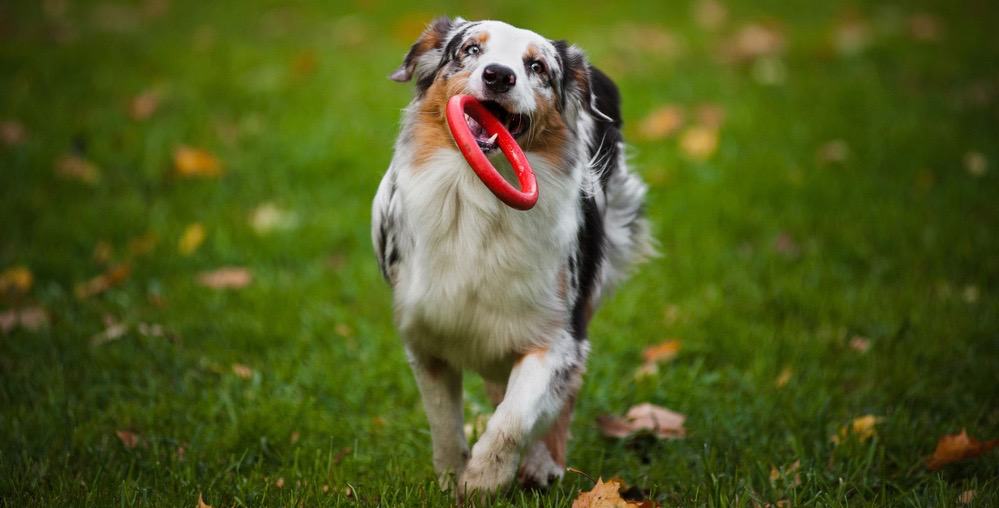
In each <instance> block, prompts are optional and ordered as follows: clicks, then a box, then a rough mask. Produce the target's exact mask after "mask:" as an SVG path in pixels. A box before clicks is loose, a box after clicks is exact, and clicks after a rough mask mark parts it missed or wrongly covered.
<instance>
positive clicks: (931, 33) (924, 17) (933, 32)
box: [909, 12, 943, 42]
mask: <svg viewBox="0 0 999 508" xmlns="http://www.w3.org/2000/svg"><path fill="white" fill-rule="evenodd" d="M942 34H943V28H942V27H941V26H940V19H939V18H937V17H936V16H934V15H932V14H929V13H925V12H921V13H918V14H913V15H912V16H910V17H909V35H910V36H911V37H912V38H913V39H915V40H917V41H922V42H936V41H939V40H940V37H941V35H942Z"/></svg>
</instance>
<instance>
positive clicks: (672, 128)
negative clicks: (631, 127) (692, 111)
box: [638, 105, 683, 141]
mask: <svg viewBox="0 0 999 508" xmlns="http://www.w3.org/2000/svg"><path fill="white" fill-rule="evenodd" d="M681 126H683V110H682V109H680V107H679V106H675V105H665V106H660V107H658V108H656V109H654V110H652V112H651V113H649V114H648V116H646V117H645V118H644V119H642V121H641V122H640V123H639V124H638V137H639V138H641V139H644V140H647V141H655V140H659V139H664V138H667V137H669V136H672V135H673V134H674V133H676V131H677V130H678V129H679V128H680V127H681Z"/></svg>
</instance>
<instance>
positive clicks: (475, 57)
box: [391, 18, 593, 158]
mask: <svg viewBox="0 0 999 508" xmlns="http://www.w3.org/2000/svg"><path fill="white" fill-rule="evenodd" d="M391 79H393V80H395V81H400V82H405V81H410V80H413V81H415V83H416V89H417V103H418V107H419V111H420V113H421V122H423V123H425V124H428V125H424V126H422V127H421V128H427V129H433V128H434V125H432V124H434V123H437V124H438V125H437V126H438V127H441V128H443V127H444V124H443V122H444V108H445V105H446V104H447V101H448V99H450V98H451V97H452V96H454V95H457V94H468V95H472V96H474V97H475V98H477V99H479V100H480V101H481V102H483V103H484V105H485V106H486V107H487V108H488V109H489V110H490V111H491V112H492V113H493V114H494V115H495V116H496V117H497V118H499V119H500V120H501V121H502V122H503V123H504V124H505V125H506V127H507V130H509V131H510V133H511V134H512V135H513V136H514V137H515V138H517V140H518V143H519V144H520V145H521V147H522V148H524V149H525V150H526V151H536V152H542V153H544V152H550V155H552V156H555V157H558V158H561V157H563V156H564V155H565V154H564V153H563V152H564V150H565V149H566V146H565V145H566V142H567V141H568V140H569V139H571V132H572V131H574V129H575V119H576V115H578V113H579V111H581V110H586V111H591V112H592V111H593V110H592V96H591V92H590V85H589V83H590V71H589V66H588V65H587V63H586V60H585V57H584V56H583V53H582V52H581V51H580V50H579V49H578V48H576V47H575V46H572V45H570V44H568V43H566V42H565V41H552V40H548V39H546V38H545V37H542V36H540V35H538V34H536V33H534V32H531V31H529V30H523V29H520V28H516V27H513V26H510V25H508V24H506V23H503V22H500V21H475V22H472V21H466V20H463V19H461V18H456V19H453V20H452V19H449V18H438V19H436V20H434V21H433V22H432V23H431V24H430V25H429V26H428V27H427V28H426V30H424V32H423V33H422V34H421V35H420V37H419V38H418V39H417V40H416V42H415V43H414V44H413V46H412V47H411V48H410V50H409V53H408V54H407V55H406V57H405V59H404V60H403V63H402V65H401V66H400V67H399V69H398V70H396V71H395V72H394V73H393V74H392V75H391ZM469 127H470V128H471V129H472V132H473V133H474V134H476V137H477V139H478V141H479V146H480V147H481V148H482V149H483V151H485V152H487V153H489V152H491V151H493V150H495V149H496V143H495V141H493V142H490V141H489V135H488V134H486V132H485V130H483V129H482V128H481V127H480V126H479V125H478V124H477V123H476V122H475V121H474V120H471V119H469ZM435 138H439V137H436V136H435ZM424 141H426V139H424Z"/></svg>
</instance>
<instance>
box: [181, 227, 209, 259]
mask: <svg viewBox="0 0 999 508" xmlns="http://www.w3.org/2000/svg"><path fill="white" fill-rule="evenodd" d="M204 241H205V226H202V225H201V223H200V222H195V223H194V224H191V225H190V226H187V227H186V228H184V232H183V233H182V234H181V235H180V240H179V241H178V242H177V252H180V253H181V254H183V255H184V256H190V255H191V254H193V253H194V251H196V250H198V247H201V244H202V243H203V242H204Z"/></svg>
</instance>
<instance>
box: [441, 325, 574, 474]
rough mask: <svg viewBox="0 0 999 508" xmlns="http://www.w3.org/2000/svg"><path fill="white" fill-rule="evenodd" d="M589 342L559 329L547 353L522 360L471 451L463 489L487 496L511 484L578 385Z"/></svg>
mask: <svg viewBox="0 0 999 508" xmlns="http://www.w3.org/2000/svg"><path fill="white" fill-rule="evenodd" d="M586 353H587V345H586V343H585V341H577V340H575V339H573V337H572V335H571V334H569V333H568V332H567V331H560V332H559V333H558V336H557V337H555V338H554V339H553V340H552V341H551V342H550V343H549V346H548V348H547V349H537V350H534V351H531V352H529V353H527V354H524V355H523V356H521V357H520V358H519V359H518V360H517V362H516V364H515V365H514V367H513V369H512V370H511V372H510V378H509V380H508V382H507V388H506V393H505V394H504V396H503V401H502V402H501V403H500V404H499V406H498V407H497V408H496V412H495V413H493V416H492V417H491V418H490V419H489V424H488V425H487V427H486V431H485V432H484V433H483V434H482V437H480V438H479V441H478V442H477V443H475V446H474V447H473V448H472V456H471V458H470V459H469V461H468V464H467V465H466V467H465V472H464V474H462V476H461V477H460V480H459V485H458V487H459V491H460V492H461V491H464V492H478V493H480V494H488V493H491V492H494V491H496V490H497V489H499V488H500V487H502V486H504V485H506V484H508V483H510V482H511V481H512V480H513V479H514V477H515V476H516V473H517V465H518V462H519V459H520V453H521V451H522V450H524V449H525V448H526V447H527V445H529V444H532V443H533V442H534V440H535V439H536V438H538V437H540V436H541V435H542V434H543V433H545V432H546V431H547V430H548V429H549V427H550V426H551V425H552V424H553V423H554V422H555V421H556V420H558V418H559V415H560V413H561V412H562V410H563V408H564V407H565V406H566V403H567V401H568V400H569V399H570V398H571V397H572V396H573V395H574V393H575V390H574V388H575V387H578V385H579V376H580V374H581V373H582V369H583V365H584V362H585V359H586Z"/></svg>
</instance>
